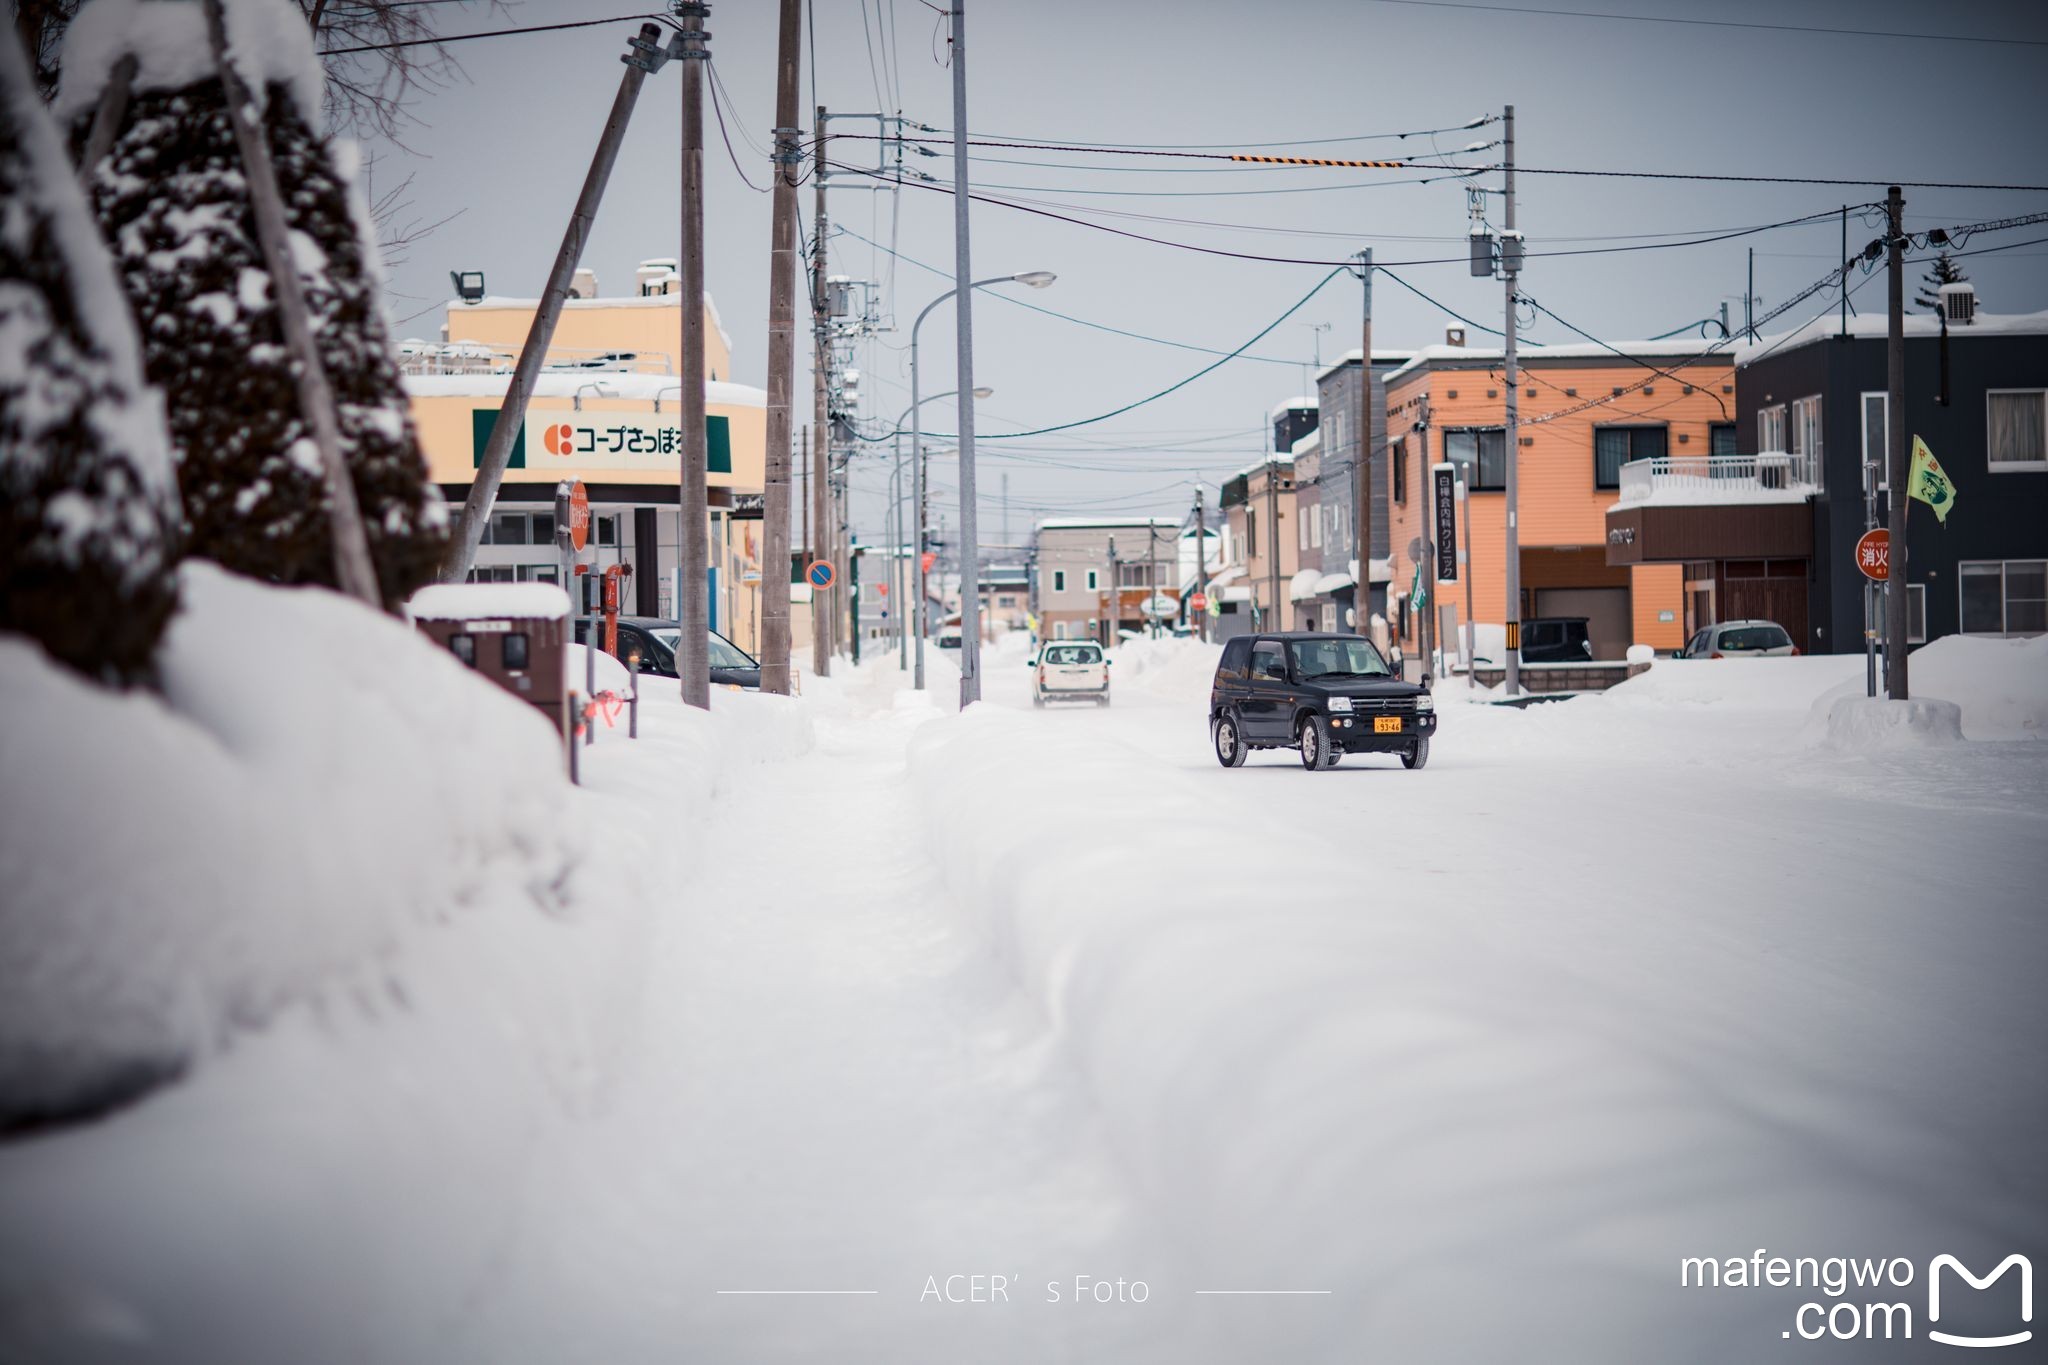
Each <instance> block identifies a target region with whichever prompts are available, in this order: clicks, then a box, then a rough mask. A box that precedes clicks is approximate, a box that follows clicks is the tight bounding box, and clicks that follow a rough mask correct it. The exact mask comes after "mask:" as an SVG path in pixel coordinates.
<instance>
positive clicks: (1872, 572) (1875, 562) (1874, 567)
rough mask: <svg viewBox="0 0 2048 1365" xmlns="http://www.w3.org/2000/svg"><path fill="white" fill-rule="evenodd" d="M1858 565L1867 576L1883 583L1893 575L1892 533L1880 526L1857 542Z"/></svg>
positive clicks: (1866, 532)
mask: <svg viewBox="0 0 2048 1365" xmlns="http://www.w3.org/2000/svg"><path fill="white" fill-rule="evenodd" d="M1856 567H1857V568H1859V569H1861V570H1862V571H1863V576H1864V577H1865V578H1868V579H1871V580H1872V581H1874V582H1878V583H1882V582H1884V581H1885V580H1886V579H1888V578H1890V577H1891V576H1892V533H1891V532H1890V531H1887V530H1886V529H1885V528H1884V527H1882V526H1879V527H1875V528H1873V529H1871V530H1868V531H1865V532H1864V533H1863V535H1862V537H1861V538H1860V539H1858V540H1857V542H1856Z"/></svg>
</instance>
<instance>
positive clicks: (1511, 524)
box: [1473, 104, 1522, 697]
mask: <svg viewBox="0 0 2048 1365" xmlns="http://www.w3.org/2000/svg"><path fill="white" fill-rule="evenodd" d="M1502 122H1503V125H1504V127H1505V131H1504V132H1503V134H1502V136H1501V147H1502V152H1503V154H1504V155H1503V157H1502V164H1503V165H1504V166H1505V168H1506V170H1505V173H1504V174H1503V176H1502V177H1501V183H1502V185H1503V186H1504V189H1503V196H1502V202H1503V204H1504V205H1505V207H1504V208H1503V209H1502V210H1501V212H1502V214H1503V222H1502V231H1501V238H1500V274H1501V278H1502V279H1503V280H1505V281H1506V282H1507V316H1506V318H1505V319H1504V320H1503V321H1502V322H1501V331H1502V333H1503V337H1502V340H1503V345H1502V349H1501V366H1502V369H1503V370H1504V372H1505V377H1506V379H1507V387H1506V389H1505V390H1504V391H1505V392H1506V394H1507V399H1508V401H1507V430H1506V432H1505V436H1506V441H1507V451H1506V456H1507V479H1506V483H1507V527H1506V529H1505V531H1504V532H1503V537H1502V548H1501V572H1502V579H1501V581H1502V584H1503V586H1504V594H1505V598H1504V600H1505V601H1506V603H1507V612H1506V615H1507V636H1508V639H1507V649H1508V666H1507V678H1506V681H1505V690H1506V692H1507V695H1509V696H1510V697H1515V696H1520V695H1521V692H1522V530H1521V526H1520V524H1519V523H1520V520H1521V505H1522V503H1521V498H1522V492H1521V473H1520V470H1521V465H1522V462H1521V458H1520V456H1521V444H1522V438H1521V427H1520V418H1521V409H1520V406H1519V404H1520V402H1521V394H1522V390H1521V384H1522V375H1521V371H1520V370H1518V369H1517V368H1516V362H1515V286H1516V283H1517V282H1518V281H1519V280H1520V278H1521V271H1522V239H1521V236H1520V234H1518V233H1517V232H1516V231H1515V106H1514V105H1512V104H1510V105H1509V106H1507V110H1506V112H1505V113H1504V114H1503V115H1502ZM1473 458H1474V461H1475V462H1476V461H1477V459H1478V453H1477V452H1476V451H1475V452H1474V453H1473ZM1474 477H1477V471H1476V470H1475V471H1474Z"/></svg>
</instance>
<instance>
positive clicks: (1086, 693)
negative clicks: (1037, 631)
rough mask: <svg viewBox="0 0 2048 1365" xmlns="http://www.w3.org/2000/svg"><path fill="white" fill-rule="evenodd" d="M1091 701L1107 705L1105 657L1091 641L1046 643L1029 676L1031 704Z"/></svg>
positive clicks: (1039, 652) (1107, 657) (1055, 641)
mask: <svg viewBox="0 0 2048 1365" xmlns="http://www.w3.org/2000/svg"><path fill="white" fill-rule="evenodd" d="M1049 701H1092V702H1094V703H1095V704H1096V705H1097V706H1107V705H1109V656H1108V655H1106V654H1104V653H1103V652H1102V646H1101V645H1098V644H1096V643H1095V642H1094V641H1093V640H1049V641H1047V642H1046V643H1045V644H1044V645H1043V646H1041V647H1040V648H1039V651H1038V662H1037V665H1036V667H1034V668H1033V670H1032V674H1031V704H1032V705H1033V706H1043V705H1045V704H1046V703H1047V702H1049Z"/></svg>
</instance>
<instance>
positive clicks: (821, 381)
mask: <svg viewBox="0 0 2048 1365" xmlns="http://www.w3.org/2000/svg"><path fill="white" fill-rule="evenodd" d="M816 132H817V137H816V143H817V145H816V147H815V149H814V158H815V159H814V161H813V163H812V170H811V179H812V180H813V181H814V182H815V183H816V185H817V201H816V202H817V208H816V210H815V211H814V212H813V213H812V215H811V231H812V234H813V238H814V240H813V241H812V244H811V399H812V403H813V405H814V406H815V408H816V414H815V416H813V418H812V419H811V518H812V521H813V523H814V524H815V525H816V526H817V528H818V533H817V536H816V539H815V544H814V545H813V549H812V553H813V556H814V557H817V558H822V557H823V553H822V548H821V547H823V546H825V545H828V544H830V543H831V539H832V538H831V535H830V534H829V533H828V532H827V530H826V525H827V522H826V512H825V503H826V498H827V489H826V477H825V476H826V469H827V465H828V462H829V456H828V452H829V451H830V450H831V446H832V436H831V432H832V414H831V411H830V407H831V394H830V389H831V374H832V333H831V326H832V324H831V320H830V318H829V316H828V315H827V312H826V310H827V308H828V307H829V306H830V305H829V303H828V301H827V300H826V297H825V260H826V257H825V242H826V239H827V238H828V237H829V236H831V225H830V223H828V222H827V221H826V218H825V106H824V105H822V104H821V105H819V106H818V122H817V125H816ZM830 602H831V594H830V593H829V592H828V591H827V590H826V589H824V588H819V587H813V588H812V589H811V672H812V673H814V674H816V675H817V676H818V677H820V678H828V677H830V676H832V611H831V607H830V605H829V604H830Z"/></svg>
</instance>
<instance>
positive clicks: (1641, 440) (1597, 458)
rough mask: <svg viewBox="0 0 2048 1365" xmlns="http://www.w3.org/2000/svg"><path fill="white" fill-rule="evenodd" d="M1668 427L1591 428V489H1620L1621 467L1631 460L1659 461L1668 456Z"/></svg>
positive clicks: (1669, 439)
mask: <svg viewBox="0 0 2048 1365" xmlns="http://www.w3.org/2000/svg"><path fill="white" fill-rule="evenodd" d="M1670 444H1671V431H1670V428H1668V427H1594V428H1593V486H1594V487H1595V488H1619V487H1621V467H1622V466H1623V465H1625V464H1628V463H1629V462H1630V461H1632V460H1655V459H1661V458H1662V457H1663V456H1665V455H1666V454H1668V453H1670Z"/></svg>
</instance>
